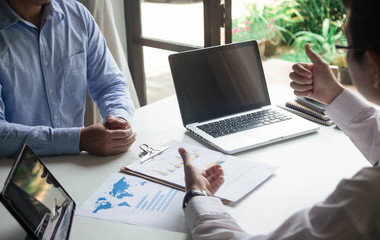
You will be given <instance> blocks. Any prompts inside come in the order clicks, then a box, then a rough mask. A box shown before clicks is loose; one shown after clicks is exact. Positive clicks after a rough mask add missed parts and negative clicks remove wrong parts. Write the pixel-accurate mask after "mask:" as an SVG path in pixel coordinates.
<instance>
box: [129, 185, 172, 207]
mask: <svg viewBox="0 0 380 240" xmlns="http://www.w3.org/2000/svg"><path fill="white" fill-rule="evenodd" d="M177 192H178V190H175V189H173V188H172V189H170V190H169V191H168V192H167V193H166V194H165V192H164V193H163V192H162V190H159V191H157V193H156V194H155V195H154V197H153V198H152V199H151V200H149V198H150V197H149V196H148V195H145V196H143V197H142V198H141V200H140V201H139V202H138V204H137V205H136V206H135V209H139V210H144V211H149V212H157V213H158V212H160V213H164V212H165V211H166V209H167V207H168V206H169V205H170V203H171V202H172V200H173V199H174V197H175V195H176V194H177Z"/></svg>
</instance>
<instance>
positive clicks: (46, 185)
mask: <svg viewBox="0 0 380 240" xmlns="http://www.w3.org/2000/svg"><path fill="white" fill-rule="evenodd" d="M0 200H1V202H2V203H3V204H4V206H5V207H6V208H7V209H8V210H9V212H10V213H11V214H12V215H13V216H14V217H15V219H16V220H17V221H18V222H19V223H20V224H21V226H22V227H23V228H24V229H25V231H26V232H27V234H28V238H30V239H68V238H69V233H70V228H71V224H72V221H73V216H74V211H75V206H76V205H75V202H74V201H73V199H72V198H71V197H70V196H69V194H67V192H66V191H65V190H64V189H63V187H62V186H61V184H60V183H59V182H58V181H57V180H56V179H55V178H54V176H53V175H52V174H51V173H50V171H49V170H48V169H47V168H46V167H45V165H44V164H43V163H42V162H41V160H40V159H39V158H38V157H37V155H36V154H34V153H33V151H32V150H31V149H30V147H28V146H27V145H24V147H23V148H22V150H21V153H20V154H19V156H18V158H17V160H16V161H15V163H14V164H13V167H12V169H11V172H10V174H9V176H8V178H7V180H6V182H5V185H4V189H3V190H2V192H1V195H0Z"/></svg>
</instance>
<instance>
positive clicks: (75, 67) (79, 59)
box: [62, 52, 87, 81]
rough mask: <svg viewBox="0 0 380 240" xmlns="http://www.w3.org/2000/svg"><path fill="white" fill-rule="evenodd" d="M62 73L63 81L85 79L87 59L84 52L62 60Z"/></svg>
mask: <svg viewBox="0 0 380 240" xmlns="http://www.w3.org/2000/svg"><path fill="white" fill-rule="evenodd" d="M62 64H63V71H64V76H65V80H66V81H67V80H69V81H70V79H76V78H78V77H81V78H82V79H83V80H85V79H86V72H87V59H86V52H80V53H77V54H74V55H72V56H70V57H65V58H63V61H62Z"/></svg>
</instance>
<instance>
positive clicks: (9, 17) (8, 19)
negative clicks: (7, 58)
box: [0, 0, 65, 30]
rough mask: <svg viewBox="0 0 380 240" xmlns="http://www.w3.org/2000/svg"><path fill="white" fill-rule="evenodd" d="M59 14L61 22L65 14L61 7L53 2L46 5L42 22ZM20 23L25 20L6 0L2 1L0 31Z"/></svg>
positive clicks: (0, 4) (0, 5)
mask: <svg viewBox="0 0 380 240" xmlns="http://www.w3.org/2000/svg"><path fill="white" fill-rule="evenodd" d="M55 13H56V14H57V16H58V18H59V20H63V18H64V16H65V14H64V12H63V11H62V8H61V6H60V5H59V4H58V3H56V1H54V0H52V3H51V4H49V5H46V6H45V8H44V10H43V13H42V21H44V22H45V21H48V20H50V19H52V18H53V16H54V14H55ZM18 21H23V19H22V18H21V17H20V16H19V15H18V14H17V13H15V12H14V11H13V10H12V8H11V7H9V5H8V3H7V2H6V1H5V0H0V30H3V29H5V28H7V27H9V26H11V25H13V24H15V23H16V22H18Z"/></svg>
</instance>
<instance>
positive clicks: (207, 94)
mask: <svg viewBox="0 0 380 240" xmlns="http://www.w3.org/2000/svg"><path fill="white" fill-rule="evenodd" d="M256 51H257V42H256V41H249V42H245V43H239V44H230V45H224V46H216V47H211V48H207V49H203V50H202V51H198V50H195V51H189V52H186V53H180V54H173V55H170V56H169V61H170V62H171V63H173V62H175V64H171V65H170V66H171V67H172V69H171V70H172V74H173V79H180V80H181V81H174V84H175V89H176V91H177V97H178V102H179V105H180V106H181V108H180V109H181V115H182V120H183V124H184V126H186V125H187V124H190V123H193V122H202V121H207V120H210V119H215V118H218V117H221V116H226V115H230V114H234V113H240V112H243V111H247V110H252V109H257V108H260V107H262V106H266V105H270V100H269V94H268V91H267V86H266V81H265V77H264V72H263V70H262V64H261V59H260V55H259V54H258V52H256Z"/></svg>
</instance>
